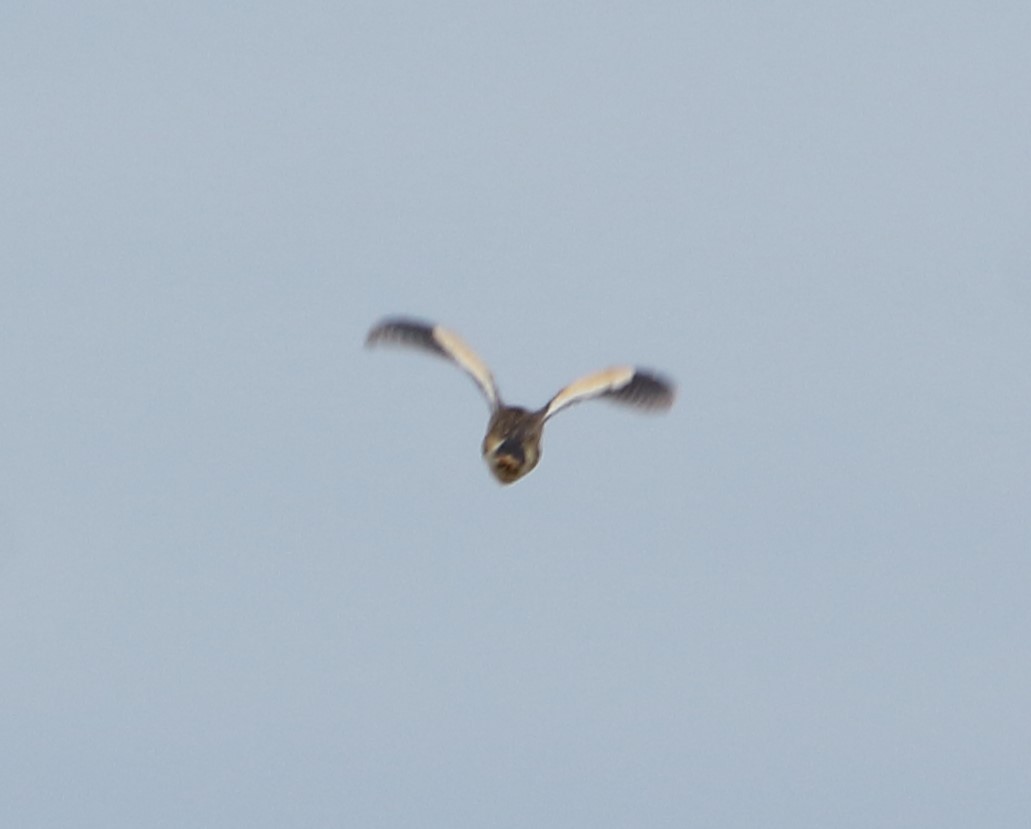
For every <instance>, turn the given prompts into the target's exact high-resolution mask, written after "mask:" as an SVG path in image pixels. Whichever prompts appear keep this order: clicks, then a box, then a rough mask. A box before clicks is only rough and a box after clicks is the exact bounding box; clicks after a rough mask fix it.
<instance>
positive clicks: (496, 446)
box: [365, 317, 674, 484]
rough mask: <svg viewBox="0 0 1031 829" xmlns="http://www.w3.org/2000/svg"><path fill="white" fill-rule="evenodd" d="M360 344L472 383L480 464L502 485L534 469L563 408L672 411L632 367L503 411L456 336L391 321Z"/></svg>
mask: <svg viewBox="0 0 1031 829" xmlns="http://www.w3.org/2000/svg"><path fill="white" fill-rule="evenodd" d="M365 342H366V345H370V346H371V345H376V344H377V343H381V342H387V343H397V344H401V345H408V346H412V347H415V348H420V349H423V350H425V351H428V352H430V353H433V354H436V355H438V356H441V357H446V358H447V359H449V360H451V361H453V362H454V363H455V364H456V365H458V366H459V367H460V368H461V369H462V370H463V371H465V372H466V373H467V374H468V375H469V376H470V377H472V378H473V380H474V381H475V383H476V385H477V386H478V387H479V389H480V391H481V392H483V395H484V397H486V398H487V403H488V404H489V405H490V408H491V417H490V423H489V424H488V425H487V434H486V436H485V437H484V438H483V447H482V448H483V458H484V460H485V461H486V462H487V465H488V467H490V470H491V472H492V473H493V474H494V477H495V478H497V479H498V480H499V481H500V482H501V483H503V484H510V483H513V482H515V481H518V480H519V479H520V478H522V477H523V476H524V475H526V474H527V473H528V472H530V470H532V469H533V468H534V467H535V466H536V465H537V463H538V462H539V461H540V458H541V433H542V432H543V430H544V423H545V422H546V421H547V420H548V418H549V417H551V416H552V415H555V414H557V413H558V412H560V411H562V409H564V408H566V407H567V406H571V405H573V404H574V403H579V402H580V401H581V400H589V399H591V398H594V397H606V398H608V399H610V400H614V401H616V402H619V403H624V404H626V405H630V406H635V407H637V408H640V409H651V410H663V409H668V408H669V407H670V406H671V405H673V397H674V390H673V385H672V384H671V383H669V382H668V381H667V380H665V379H663V378H662V377H660V376H658V375H656V374H652V373H650V372H646V371H642V370H641V369H637V368H634V367H632V366H616V367H613V368H608V369H604V370H603V371H598V372H595V373H594V374H588V375H587V376H585V377H581V378H580V379H579V380H575V381H574V382H572V383H570V384H569V385H568V386H566V387H565V388H563V389H562V390H561V391H559V392H558V393H557V394H556V395H555V396H554V397H552V398H551V400H549V401H548V402H547V403H546V404H545V405H544V406H543V407H542V408H540V409H538V410H537V411H529V410H528V409H522V408H519V407H518V406H507V405H505V404H504V403H503V402H502V400H501V395H500V394H499V393H498V388H497V384H496V383H495V382H494V377H493V375H492V374H491V372H490V369H488V368H487V365H486V363H484V362H483V360H481V359H480V357H479V356H478V355H477V354H476V352H475V351H473V350H472V348H470V347H469V346H468V345H467V344H466V343H465V342H464V341H463V340H462V339H461V338H460V337H459V336H458V335H457V334H455V333H454V332H452V331H449V330H447V329H446V328H442V327H441V326H439V325H433V324H432V323H427V322H422V321H420V320H414V319H408V318H403V317H391V318H388V319H385V320H383V321H381V322H380V323H378V324H377V325H375V326H373V328H372V330H371V331H369V334H368V337H367V338H366V340H365Z"/></svg>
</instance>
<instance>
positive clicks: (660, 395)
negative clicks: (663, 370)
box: [544, 366, 674, 420]
mask: <svg viewBox="0 0 1031 829" xmlns="http://www.w3.org/2000/svg"><path fill="white" fill-rule="evenodd" d="M592 397H605V398H607V399H609V400H613V401H615V402H617V403H624V404H626V405H628V406H636V407H637V408H640V409H652V410H658V409H668V408H669V407H670V406H672V405H673V397H674V390H673V384H672V383H670V382H669V381H667V380H665V379H663V378H662V377H659V376H658V375H655V374H651V373H649V372H647V371H642V370H641V369H639V368H634V367H633V366H616V367H614V368H607V369H605V370H604V371H599V372H596V373H594V374H588V375H587V376H586V377H581V378H580V379H579V380H574V381H573V382H572V383H570V384H569V385H568V386H566V387H565V388H564V389H562V391H560V392H559V393H558V394H556V395H555V396H554V397H553V398H551V400H549V401H548V405H547V406H545V407H544V419H545V420H547V419H548V418H549V417H551V416H552V415H553V414H556V413H558V412H560V411H562V410H563V409H564V408H566V407H567V406H572V405H573V404H574V403H579V402H580V401H581V400H590V399H591V398H592Z"/></svg>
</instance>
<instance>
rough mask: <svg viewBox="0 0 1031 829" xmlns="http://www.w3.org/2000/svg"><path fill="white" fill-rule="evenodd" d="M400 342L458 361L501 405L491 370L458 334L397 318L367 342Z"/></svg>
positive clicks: (385, 322) (383, 324) (382, 324)
mask: <svg viewBox="0 0 1031 829" xmlns="http://www.w3.org/2000/svg"><path fill="white" fill-rule="evenodd" d="M380 342H386V343H396V344H398V345H407V346H412V347H414V348H419V349H422V350H423V351H427V352H429V353H431V354H436V355H437V356H440V357H446V358H448V359H449V360H451V361H453V362H454V363H456V364H457V365H458V366H459V368H461V369H462V370H463V371H465V372H466V373H467V374H468V375H469V376H470V377H472V378H473V380H475V381H476V385H477V386H479V388H480V391H482V392H483V394H484V396H485V397H486V398H487V402H488V403H490V406H491V408H496V407H497V405H498V391H497V386H496V385H495V384H494V377H493V376H492V375H491V373H490V369H488V368H487V366H486V364H485V363H484V362H483V360H481V359H480V358H479V357H478V356H477V354H476V352H475V351H473V350H472V349H471V348H470V347H469V346H468V345H467V344H466V343H465V342H464V341H463V340H462V339H461V338H460V337H459V336H458V335H457V334H455V333H453V332H451V331H448V330H447V329H446V328H441V327H440V326H439V325H431V324H429V323H425V322H421V321H419V320H413V319H406V318H402V317H396V318H391V319H385V320H383V321H382V322H380V323H378V324H377V325H375V326H374V327H373V328H372V330H371V331H369V334H368V336H367V337H366V338H365V344H366V345H370V346H371V345H376V344H377V343H380Z"/></svg>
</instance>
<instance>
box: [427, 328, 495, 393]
mask: <svg viewBox="0 0 1031 829" xmlns="http://www.w3.org/2000/svg"><path fill="white" fill-rule="evenodd" d="M433 338H434V339H435V340H436V341H437V342H438V343H439V344H440V347H441V348H443V349H444V350H445V351H446V352H447V353H448V354H449V355H450V357H451V359H452V360H454V361H455V362H456V363H458V365H460V366H461V367H462V368H463V369H465V371H466V372H467V373H468V374H469V376H471V377H472V378H473V380H475V381H476V385H478V386H479V387H480V390H481V391H482V392H483V394H484V396H485V397H486V398H487V402H488V403H490V405H491V408H492V409H493V408H495V407H496V406H497V405H498V387H497V385H496V384H495V383H494V375H493V374H491V373H490V369H489V368H487V364H486V363H484V362H483V360H481V359H480V357H479V355H478V354H477V353H476V352H475V351H473V350H472V348H470V347H469V344H468V343H466V342H465V340H463V339H462V338H461V337H459V336H458V335H457V334H456V333H455V332H454V331H448V330H447V329H446V328H441V327H440V326H439V325H438V326H436V327H434V329H433Z"/></svg>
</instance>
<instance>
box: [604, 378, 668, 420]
mask: <svg viewBox="0 0 1031 829" xmlns="http://www.w3.org/2000/svg"><path fill="white" fill-rule="evenodd" d="M612 396H613V397H614V398H616V399H617V400H619V402H621V403H627V404H629V405H631V406H639V407H640V408H642V409H653V410H656V411H659V410H665V409H668V408H669V407H670V406H672V405H673V401H674V400H675V399H676V396H677V393H676V386H674V385H673V383H672V382H671V381H670V380H668V379H667V378H665V377H663V376H662V375H661V374H657V373H655V372H651V371H646V370H644V369H634V376H633V377H631V378H630V382H629V383H627V384H626V385H625V386H623V388H621V389H620V390H619V391H617V392H614V393H613V395H612Z"/></svg>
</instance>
